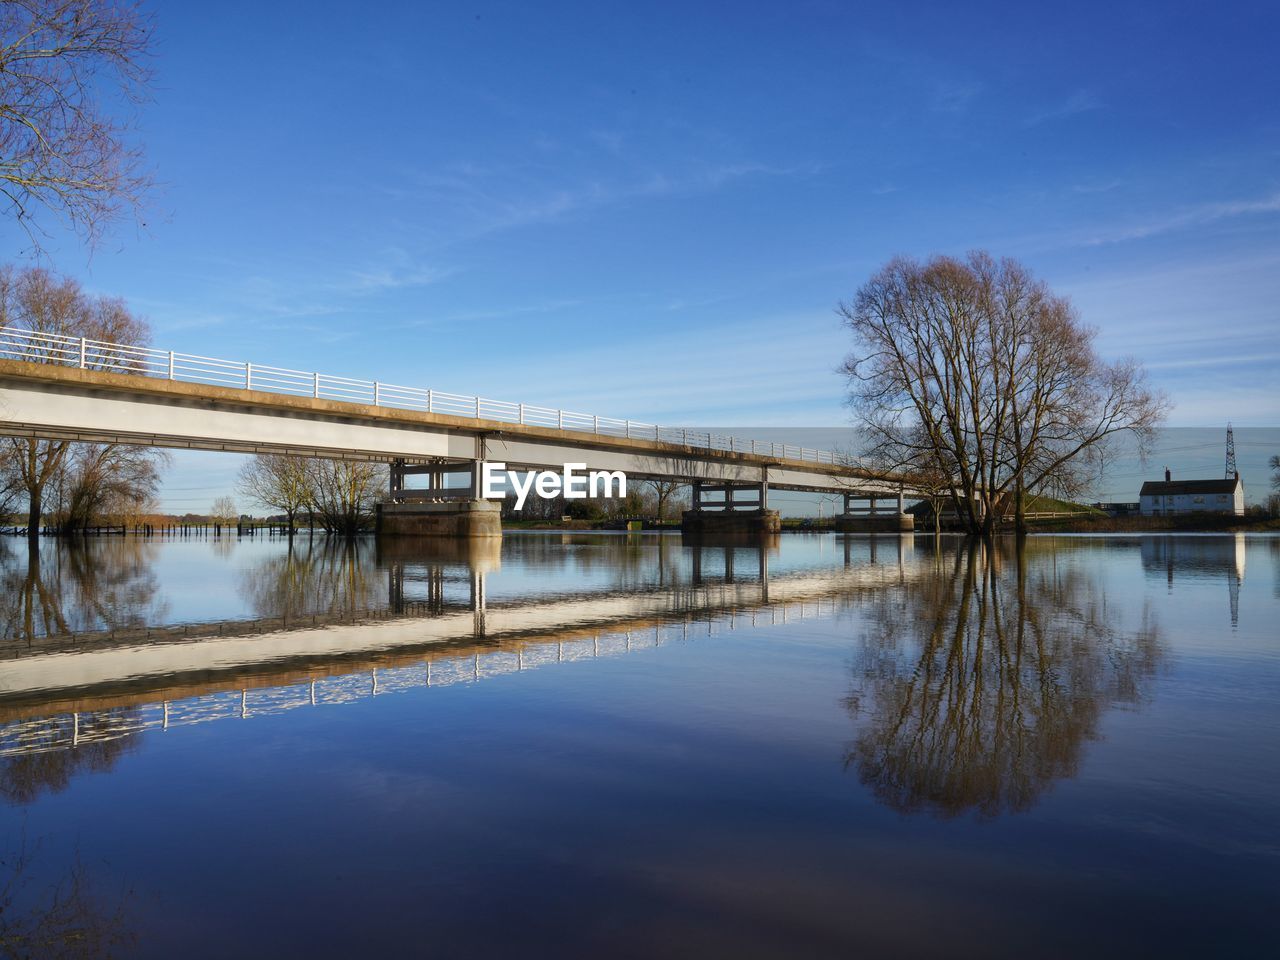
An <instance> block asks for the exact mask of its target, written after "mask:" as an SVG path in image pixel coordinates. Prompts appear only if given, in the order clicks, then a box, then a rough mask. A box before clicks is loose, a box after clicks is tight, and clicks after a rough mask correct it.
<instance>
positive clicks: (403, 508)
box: [378, 500, 502, 539]
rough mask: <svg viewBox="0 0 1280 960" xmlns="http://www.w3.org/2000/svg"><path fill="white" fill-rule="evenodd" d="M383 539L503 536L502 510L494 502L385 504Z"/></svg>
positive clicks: (381, 514) (381, 527) (380, 521)
mask: <svg viewBox="0 0 1280 960" xmlns="http://www.w3.org/2000/svg"><path fill="white" fill-rule="evenodd" d="M378 535H379V536H383V537H455V538H459V539H462V538H469V537H501V536H502V507H501V505H500V504H499V503H497V502H496V501H493V500H457V501H452V502H448V501H446V502H444V503H384V504H381V505H380V506H379V508H378Z"/></svg>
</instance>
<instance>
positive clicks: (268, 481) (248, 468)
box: [238, 453, 314, 536]
mask: <svg viewBox="0 0 1280 960" xmlns="http://www.w3.org/2000/svg"><path fill="white" fill-rule="evenodd" d="M311 481H312V477H311V471H310V469H309V467H308V463H307V461H306V459H304V458H303V457H290V456H286V455H284V454H275V453H263V454H258V455H257V456H255V457H254V458H253V459H252V460H249V461H248V462H246V463H245V465H244V466H243V467H241V468H240V477H239V482H238V486H239V489H240V492H241V493H242V494H243V495H244V496H246V497H248V498H249V499H251V500H253V501H255V502H257V503H260V504H262V506H264V507H266V508H267V509H268V510H278V511H279V512H281V513H283V514H284V516H285V520H286V522H287V523H288V526H289V536H293V530H294V526H295V523H296V520H297V516H298V513H299V512H300V511H301V510H303V509H304V508H306V507H307V506H308V505H309V504H310V503H311V502H312V500H313V499H314V497H313V492H312V482H311Z"/></svg>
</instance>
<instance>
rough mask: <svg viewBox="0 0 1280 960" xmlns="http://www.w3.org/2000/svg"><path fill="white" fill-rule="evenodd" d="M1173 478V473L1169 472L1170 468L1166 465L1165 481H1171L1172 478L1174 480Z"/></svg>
mask: <svg viewBox="0 0 1280 960" xmlns="http://www.w3.org/2000/svg"><path fill="white" fill-rule="evenodd" d="M1172 479H1173V474H1172V473H1170V472H1169V468H1168V467H1165V468H1164V482H1165V483H1168V482H1169V481H1170V480H1172Z"/></svg>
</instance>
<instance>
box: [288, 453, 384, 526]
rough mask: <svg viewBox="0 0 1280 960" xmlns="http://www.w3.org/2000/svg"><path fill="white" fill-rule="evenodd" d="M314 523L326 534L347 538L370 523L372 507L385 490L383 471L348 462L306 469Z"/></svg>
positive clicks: (314, 464) (310, 465)
mask: <svg viewBox="0 0 1280 960" xmlns="http://www.w3.org/2000/svg"><path fill="white" fill-rule="evenodd" d="M307 472H308V475H309V482H310V485H311V497H312V503H313V504H314V509H315V515H316V519H317V520H319V521H320V525H321V526H322V527H324V529H325V530H327V531H328V532H330V533H336V534H340V535H342V536H346V537H350V536H354V535H355V534H357V533H359V532H360V531H361V530H364V529H367V528H368V527H369V525H370V524H371V523H372V522H373V505H374V503H375V501H376V500H377V498H378V496H379V494H380V493H381V492H382V491H383V490H385V489H386V487H387V481H386V467H385V466H384V465H382V464H377V463H356V462H353V461H349V460H312V461H310V462H309V463H308V465H307Z"/></svg>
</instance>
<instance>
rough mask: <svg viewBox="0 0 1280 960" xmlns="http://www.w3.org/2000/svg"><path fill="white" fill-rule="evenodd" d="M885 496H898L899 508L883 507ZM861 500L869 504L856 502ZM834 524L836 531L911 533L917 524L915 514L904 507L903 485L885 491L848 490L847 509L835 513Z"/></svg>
mask: <svg viewBox="0 0 1280 960" xmlns="http://www.w3.org/2000/svg"><path fill="white" fill-rule="evenodd" d="M882 500H889V501H891V502H892V501H895V500H896V501H897V505H896V508H893V507H891V508H889V509H887V510H886V509H883V508H881V506H880V502H881V501H882ZM862 501H866V503H867V506H866V507H861V508H857V507H855V506H854V503H855V502H862ZM833 526H834V528H835V530H836V532H837V533H911V532H912V531H913V530H915V528H916V518H915V517H913V516H912V515H911V514H909V513H907V511H906V510H905V509H904V504H903V494H902V490H901V488H899V489H898V490H895V491H887V492H885V493H870V492H868V493H861V494H850V493H846V494H845V495H844V513H842V514H840V515H838V516H837V517H835V519H834V523H833Z"/></svg>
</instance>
